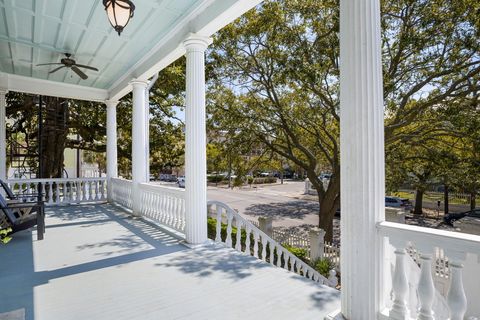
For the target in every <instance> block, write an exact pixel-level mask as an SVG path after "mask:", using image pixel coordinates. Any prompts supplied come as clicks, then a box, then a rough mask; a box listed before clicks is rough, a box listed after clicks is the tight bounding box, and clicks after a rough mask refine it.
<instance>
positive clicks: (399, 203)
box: [385, 196, 413, 211]
mask: <svg viewBox="0 0 480 320" xmlns="http://www.w3.org/2000/svg"><path fill="white" fill-rule="evenodd" d="M385 207H390V208H402V209H404V210H406V211H412V210H413V205H412V203H411V202H410V200H408V199H405V198H399V197H390V196H388V197H385Z"/></svg>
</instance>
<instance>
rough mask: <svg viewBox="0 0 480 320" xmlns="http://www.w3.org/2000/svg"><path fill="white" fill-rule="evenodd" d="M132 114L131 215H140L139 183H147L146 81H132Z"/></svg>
mask: <svg viewBox="0 0 480 320" xmlns="http://www.w3.org/2000/svg"><path fill="white" fill-rule="evenodd" d="M131 85H132V87H133V112H132V181H133V214H134V215H140V208H141V198H140V190H139V187H138V184H139V183H143V182H147V167H146V163H147V160H146V152H145V149H146V147H147V144H148V143H149V141H148V137H147V130H146V123H145V122H146V117H145V91H146V89H147V85H148V83H147V82H146V81H140V80H134V81H132V82H131Z"/></svg>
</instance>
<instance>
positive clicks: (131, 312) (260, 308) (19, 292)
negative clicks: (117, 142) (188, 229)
mask: <svg viewBox="0 0 480 320" xmlns="http://www.w3.org/2000/svg"><path fill="white" fill-rule="evenodd" d="M35 239H36V235H35V231H33V232H23V233H19V234H16V235H15V237H14V239H13V240H12V241H11V242H10V243H9V244H8V245H7V246H2V247H0V262H1V269H0V314H2V313H5V312H11V311H15V310H20V311H21V312H24V313H25V318H26V319H29V320H32V319H36V320H38V319H48V320H55V319H61V320H67V319H265V318H267V317H268V318H272V319H322V318H323V316H325V315H326V314H328V313H329V312H331V311H332V310H335V309H337V308H338V307H339V304H340V302H339V301H340V299H339V293H338V291H335V290H333V289H330V288H327V287H324V286H320V285H318V284H317V283H314V282H311V281H309V280H307V279H304V278H302V277H299V276H297V275H295V274H293V273H289V272H287V271H286V270H284V269H280V268H276V267H273V266H270V265H268V264H266V263H263V262H261V261H258V260H256V259H255V258H253V257H248V256H245V255H243V254H240V253H238V252H235V251H233V250H232V249H228V248H225V247H223V246H222V245H218V244H212V245H208V246H203V247H198V248H195V249H190V248H188V247H186V246H184V245H183V244H182V243H181V242H180V240H178V239H176V238H175V237H173V236H172V235H169V234H168V233H166V232H164V231H162V229H161V228H159V227H157V226H156V225H155V224H153V223H150V222H147V221H144V220H142V219H132V218H131V217H130V216H129V215H128V214H126V213H124V212H123V211H121V210H120V209H118V208H116V207H114V206H111V205H108V204H104V205H81V206H68V207H56V208H49V210H48V212H47V230H46V234H45V240H43V241H36V240H35ZM21 312H20V313H21ZM0 319H1V318H0Z"/></svg>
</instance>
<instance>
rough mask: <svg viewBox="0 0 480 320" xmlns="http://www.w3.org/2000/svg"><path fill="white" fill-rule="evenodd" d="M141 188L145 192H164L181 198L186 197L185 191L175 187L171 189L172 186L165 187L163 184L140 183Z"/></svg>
mask: <svg viewBox="0 0 480 320" xmlns="http://www.w3.org/2000/svg"><path fill="white" fill-rule="evenodd" d="M139 186H140V189H142V190H145V191H153V192H155V191H158V190H162V192H166V193H170V194H174V195H176V196H179V197H185V190H184V189H180V188H174V187H170V186H165V185H161V184H154V183H149V182H145V183H140V184H139Z"/></svg>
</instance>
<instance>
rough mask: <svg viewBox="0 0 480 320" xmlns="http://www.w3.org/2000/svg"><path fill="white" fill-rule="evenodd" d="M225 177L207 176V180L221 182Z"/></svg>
mask: <svg viewBox="0 0 480 320" xmlns="http://www.w3.org/2000/svg"><path fill="white" fill-rule="evenodd" d="M224 179H225V177H224V176H208V177H207V181H208V182H212V183H216V182H222V181H223V180H224Z"/></svg>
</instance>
